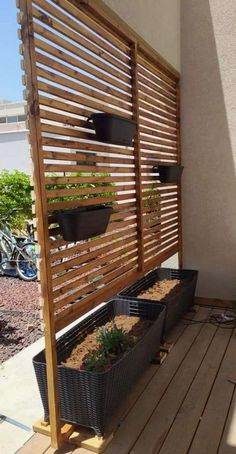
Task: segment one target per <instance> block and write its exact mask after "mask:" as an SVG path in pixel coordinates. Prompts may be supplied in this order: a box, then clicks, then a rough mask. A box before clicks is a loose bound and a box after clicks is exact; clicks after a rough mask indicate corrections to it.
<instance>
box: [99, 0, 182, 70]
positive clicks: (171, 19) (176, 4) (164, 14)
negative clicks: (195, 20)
mask: <svg viewBox="0 0 236 454" xmlns="http://www.w3.org/2000/svg"><path fill="white" fill-rule="evenodd" d="M104 3H106V4H107V5H108V6H109V7H110V8H112V9H113V10H114V11H115V12H116V13H117V14H118V15H119V16H120V17H121V18H122V19H123V20H124V21H125V22H126V23H127V24H128V25H129V26H130V27H132V28H133V29H134V30H135V31H136V33H138V34H139V35H140V36H141V37H142V38H144V39H145V40H146V41H147V42H148V44H150V45H151V46H152V47H153V48H154V49H155V50H156V51H157V52H159V53H160V54H161V56H162V57H164V58H165V59H166V60H167V61H168V62H169V63H171V64H172V65H173V66H174V67H175V68H176V69H177V70H179V69H180V0H104Z"/></svg>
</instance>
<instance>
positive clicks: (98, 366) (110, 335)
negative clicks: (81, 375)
mask: <svg viewBox="0 0 236 454" xmlns="http://www.w3.org/2000/svg"><path fill="white" fill-rule="evenodd" d="M97 342H98V346H97V348H95V349H93V350H91V351H89V352H88V354H87V355H86V356H85V357H84V359H83V363H82V365H81V366H80V370H86V371H89V372H104V371H105V370H107V369H109V368H110V367H111V365H112V364H113V363H114V362H115V361H116V360H117V359H118V358H119V356H120V355H122V354H123V353H125V351H127V350H128V348H129V347H131V345H132V342H131V340H130V336H129V335H128V334H127V333H126V331H125V330H124V329H123V328H118V327H117V326H116V324H115V323H114V324H113V325H112V326H111V327H109V328H107V327H106V326H103V327H102V328H99V329H98V334H97Z"/></svg>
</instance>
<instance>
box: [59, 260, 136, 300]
mask: <svg viewBox="0 0 236 454" xmlns="http://www.w3.org/2000/svg"><path fill="white" fill-rule="evenodd" d="M135 257H136V254H135V253H133V254H129V256H128V259H133V260H132V262H130V263H128V264H127V265H124V263H122V261H121V260H119V261H117V262H118V263H117V262H113V263H112V264H110V265H108V266H107V267H103V268H102V270H100V269H99V270H97V271H96V272H95V273H91V278H93V279H94V278H95V277H96V276H100V275H103V273H105V270H106V269H107V268H110V269H112V268H113V270H112V271H111V272H110V273H108V274H106V275H105V276H103V278H101V279H99V280H96V281H95V282H92V283H90V284H88V285H84V286H83V287H82V288H81V289H79V290H76V289H73V290H74V292H73V293H72V292H71V290H70V292H71V293H70V294H69V295H68V296H66V297H64V298H63V299H61V300H59V301H56V302H55V303H54V305H55V308H56V309H60V308H62V307H64V306H65V305H67V304H69V303H72V302H73V303H74V301H76V299H78V298H80V297H81V296H83V295H85V294H86V293H88V292H91V291H95V290H96V289H97V287H99V286H101V285H105V284H106V283H109V282H111V281H112V280H113V279H115V278H117V277H118V276H121V275H122V274H124V273H126V272H127V271H129V270H131V269H133V268H135V267H136V266H137V259H136V260H135ZM119 263H120V266H119ZM80 284H81V282H80Z"/></svg>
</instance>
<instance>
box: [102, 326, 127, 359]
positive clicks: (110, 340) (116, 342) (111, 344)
mask: <svg viewBox="0 0 236 454" xmlns="http://www.w3.org/2000/svg"><path fill="white" fill-rule="evenodd" d="M97 341H98V342H99V344H100V345H101V346H102V348H103V350H104V352H105V354H106V355H107V356H109V355H119V354H121V353H123V352H125V351H126V350H127V348H128V347H129V338H128V335H127V333H126V332H125V330H124V329H123V328H118V327H117V326H116V324H114V325H113V326H112V327H111V328H109V329H108V328H106V327H105V326H103V327H102V328H100V329H99V331H98V336H97Z"/></svg>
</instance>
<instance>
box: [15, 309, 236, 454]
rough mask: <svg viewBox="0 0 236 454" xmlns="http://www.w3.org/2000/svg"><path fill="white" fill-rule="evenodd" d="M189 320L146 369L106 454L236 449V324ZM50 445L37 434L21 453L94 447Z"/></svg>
mask: <svg viewBox="0 0 236 454" xmlns="http://www.w3.org/2000/svg"><path fill="white" fill-rule="evenodd" d="M217 311H218V312H219V311H220V312H222V310H220V309H212V308H209V307H198V308H197V312H196V314H195V315H192V314H191V317H193V318H194V319H195V320H196V321H202V320H204V319H205V318H206V317H207V316H208V315H209V314H210V313H212V312H213V313H215V312H217ZM188 316H189V314H188ZM186 323H187V322H181V323H180V324H179V325H178V326H177V327H176V328H175V329H174V331H173V332H172V333H171V335H170V338H169V341H171V342H173V343H174V347H173V349H172V350H171V352H170V353H169V355H168V357H167V359H166V360H165V362H164V363H163V364H162V365H161V366H157V365H151V366H150V367H149V369H148V370H146V371H145V373H144V374H143V375H142V377H141V379H140V380H139V382H138V383H137V384H136V386H135V387H134V388H133V389H132V392H131V393H130V394H129V397H128V399H127V400H126V401H125V402H124V403H123V405H122V407H121V408H120V409H119V411H118V412H117V414H116V417H115V418H114V420H113V421H111V428H113V430H115V434H114V439H113V441H112V442H111V444H110V445H109V446H108V448H107V450H106V454H157V453H160V454H187V453H188V454H235V453H236V392H235V388H236V386H235V384H234V383H233V381H234V380H236V330H234V331H232V330H231V329H223V328H217V327H216V326H213V325H211V324H206V323H195V324H191V325H187V324H186ZM231 380H232V381H231ZM39 416H40V415H39ZM49 445H50V441H49V439H48V438H47V437H46V436H42V435H39V434H36V435H34V436H33V437H32V438H31V439H30V440H29V441H28V442H27V443H26V444H25V445H24V446H23V447H22V448H21V449H20V450H19V451H18V454H52V453H54V452H57V453H58V454H59V453H60V454H62V453H67V454H70V453H72V452H73V454H88V453H89V451H87V450H85V449H82V448H74V447H73V446H72V445H65V446H64V448H63V449H61V450H59V451H54V450H53V449H52V448H50V446H49Z"/></svg>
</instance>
